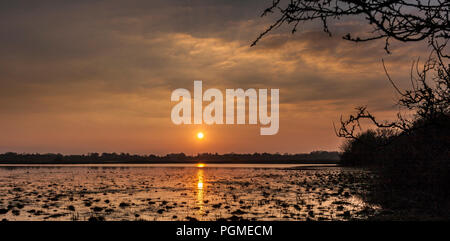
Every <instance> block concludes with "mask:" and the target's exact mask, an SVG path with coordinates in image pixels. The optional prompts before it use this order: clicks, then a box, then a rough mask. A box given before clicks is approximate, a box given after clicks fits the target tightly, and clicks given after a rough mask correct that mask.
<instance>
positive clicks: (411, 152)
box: [341, 116, 450, 219]
mask: <svg viewBox="0 0 450 241" xmlns="http://www.w3.org/2000/svg"><path fill="white" fill-rule="evenodd" d="M417 125H419V124H417ZM449 147H450V118H449V116H445V117H442V119H441V120H439V122H436V123H434V124H432V125H431V124H430V125H427V127H426V128H419V129H417V130H415V131H411V132H408V133H404V134H402V133H395V132H391V131H386V130H383V129H377V130H368V131H366V132H364V133H362V134H360V135H358V138H357V139H351V140H348V141H347V142H346V143H345V144H344V145H343V151H344V152H343V154H342V159H341V161H342V165H344V166H353V167H355V166H356V167H367V168H369V169H371V170H373V171H374V172H375V173H376V174H377V177H378V178H377V179H376V180H374V181H375V185H374V190H372V192H371V193H370V195H369V196H368V197H367V198H368V199H369V201H371V202H375V203H378V204H381V205H382V206H383V207H385V208H388V209H391V210H394V211H396V215H397V216H399V215H401V218H408V217H407V216H408V215H411V216H413V217H412V218H416V219H417V218H418V217H421V216H427V217H441V218H442V217H443V218H445V219H448V218H449V217H450V158H449V157H450V150H449V149H450V148H449ZM411 211H412V212H414V213H411Z"/></svg>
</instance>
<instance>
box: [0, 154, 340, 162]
mask: <svg viewBox="0 0 450 241" xmlns="http://www.w3.org/2000/svg"><path fill="white" fill-rule="evenodd" d="M197 162H202V163H266V164H270V163H274V164H275V163H277V164H280V163H286V164H288V163H292V164H334V163H338V162H339V155H338V152H327V151H313V152H311V153H309V154H308V153H304V154H270V153H254V154H235V153H229V154H217V153H215V154H212V153H201V154H197V155H192V156H188V155H186V154H184V153H175V154H167V155H164V156H157V155H130V154H128V153H121V154H116V153H102V154H99V153H90V154H87V155H62V154H51V153H50V154H18V153H13V152H8V153H4V154H0V164H108V163H109V164H111V163H117V164H119V163H129V164H152V163H197Z"/></svg>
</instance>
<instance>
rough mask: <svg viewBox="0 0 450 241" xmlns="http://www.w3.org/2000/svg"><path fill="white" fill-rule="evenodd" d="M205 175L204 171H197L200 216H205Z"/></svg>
mask: <svg viewBox="0 0 450 241" xmlns="http://www.w3.org/2000/svg"><path fill="white" fill-rule="evenodd" d="M204 195H205V194H204V174H203V169H198V171H197V207H198V208H199V214H203V205H204V202H203V199H204Z"/></svg>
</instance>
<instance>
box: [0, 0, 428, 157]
mask: <svg viewBox="0 0 450 241" xmlns="http://www.w3.org/2000/svg"><path fill="white" fill-rule="evenodd" d="M267 4H270V3H266V2H262V1H256V0H255V1H244V2H242V1H225V0H224V1H181V0H180V1H162V0H161V1H138V0H133V1H127V2H123V1H118V0H117V1H115V0H113V1H100V0H99V1H39V3H37V2H35V1H14V2H10V3H9V2H8V3H7V4H5V3H3V4H2V5H1V7H0V20H1V21H0V43H1V44H0V52H1V53H2V55H1V56H0V66H1V67H0V86H1V88H0V109H1V111H0V117H1V119H0V125H1V126H8V135H4V137H3V138H1V139H0V145H1V146H4V147H5V148H4V149H0V151H8V150H19V151H41V150H45V151H51V152H54V151H58V150H61V151H66V152H89V151H98V149H103V150H114V148H116V147H117V148H122V147H125V148H124V151H130V152H132V151H134V152H143V153H149V152H162V153H165V152H172V151H183V150H185V151H186V152H189V151H193V150H196V151H198V150H199V149H196V148H197V147H195V146H194V144H192V143H184V144H185V145H177V147H176V148H175V147H174V145H173V143H179V142H183V141H182V140H183V138H186V135H188V133H190V131H191V129H192V128H196V127H177V128H175V129H174V127H173V125H172V124H171V121H170V108H171V105H172V103H170V92H171V91H172V90H174V89H176V88H188V89H192V87H193V80H203V81H204V82H203V83H204V88H213V87H214V88H219V89H225V88H279V89H280V102H281V111H282V112H281V113H280V115H281V118H282V120H281V123H280V134H279V136H277V137H272V138H265V139H261V137H260V136H258V134H257V131H255V132H252V130H253V127H248V128H250V129H245V128H244V127H238V128H234V127H230V128H229V129H227V128H225V127H215V128H216V129H214V130H211V131H212V132H214V133H217V135H219V134H220V135H221V138H223V140H228V141H221V142H220V145H219V144H217V143H216V144H211V145H209V146H205V149H203V150H205V151H212V152H216V151H219V152H220V151H222V152H229V151H236V150H238V149H239V150H241V149H240V148H244V149H245V150H248V152H253V151H263V150H272V151H282V152H284V151H287V152H301V151H308V150H311V149H317V148H316V147H320V146H323V147H324V149H327V148H328V149H330V148H331V149H335V148H336V147H337V143H338V140H337V139H336V138H334V137H333V135H334V134H333V132H332V129H331V126H330V123H331V121H332V120H333V119H338V117H339V115H340V114H341V113H343V112H344V113H345V112H349V111H351V110H352V108H353V107H354V106H356V105H360V104H367V105H369V108H373V109H374V110H376V111H379V112H382V113H385V112H389V113H391V112H392V111H393V110H394V108H393V105H392V103H393V98H394V95H393V92H392V88H391V87H390V86H389V83H388V82H387V80H386V77H385V73H384V70H383V67H382V65H381V58H384V59H385V60H386V63H387V67H388V69H391V70H395V71H394V72H393V73H392V76H394V77H395V78H396V79H398V80H400V85H401V86H405V84H404V83H407V81H406V80H407V77H408V73H409V69H408V68H409V63H410V61H411V59H412V58H414V57H416V56H420V55H422V54H423V53H424V52H425V51H426V49H424V47H423V46H421V45H419V44H416V45H408V46H404V45H401V44H397V43H394V44H393V46H392V47H393V53H394V54H392V55H387V54H386V53H385V52H384V50H383V47H384V45H383V44H384V43H383V42H369V43H364V44H355V43H351V42H347V41H344V40H342V39H341V38H340V36H342V35H343V34H344V33H346V32H347V31H359V32H363V31H365V29H364V28H363V27H361V21H360V20H358V19H356V20H355V19H350V20H346V21H343V22H339V23H335V24H333V25H332V26H331V27H332V28H333V30H334V32H333V33H334V35H333V37H328V36H327V35H326V34H325V33H323V32H321V31H320V29H319V28H320V26H319V25H317V24H314V23H312V24H308V25H306V26H303V27H302V29H301V31H299V32H298V33H297V34H295V35H291V34H290V33H289V32H287V31H285V30H286V28H284V29H283V28H282V29H279V30H277V31H275V32H274V33H273V34H270V35H268V36H266V37H265V38H263V39H262V40H261V41H260V42H259V43H258V45H256V46H255V47H250V46H249V45H250V43H251V42H252V41H253V40H254V39H255V38H256V36H258V34H259V33H260V32H262V31H263V30H264V29H265V28H266V27H267V26H268V24H270V22H271V21H272V20H273V19H274V17H275V16H269V17H268V18H260V17H259V15H260V13H261V12H262V10H264V8H265V7H267ZM318 27H319V28H318ZM380 96H383V98H380ZM385 96H393V98H385ZM317 118H319V119H317ZM27 123H34V124H27ZM202 128H206V127H202ZM208 128H214V127H208ZM244 129H245V131H243V130H244ZM24 130H26V131H24ZM174 130H177V132H174ZM255 130H256V129H255ZM46 133H47V134H46ZM48 133H51V135H48ZM77 133H83V135H78V134H77ZM168 133H170V135H169V134H168ZM301 133H305V134H302V135H305V136H304V137H303V138H305V139H307V140H310V141H301V143H302V146H299V145H297V144H294V143H295V140H297V139H298V138H299V137H298V135H299V134H301ZM232 135H239V136H241V137H242V138H241V139H242V140H236V139H233V138H232ZM6 136H7V137H6ZM61 140H64V142H67V144H64V145H63V144H61ZM70 140H74V141H73V143H70ZM249 140H251V141H249ZM280 140H292V141H290V142H289V143H286V146H282V147H280V146H279V145H276V143H279V142H280ZM281 142H283V143H285V141H281ZM83 143H89V145H86V144H83ZM105 143H109V144H108V145H106V144H105ZM124 143H126V145H125V144H124ZM178 146H179V147H178ZM333 146H335V147H334V148H333ZM183 148H184V149H183Z"/></svg>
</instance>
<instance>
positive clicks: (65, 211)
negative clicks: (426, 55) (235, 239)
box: [0, 164, 380, 221]
mask: <svg viewBox="0 0 450 241" xmlns="http://www.w3.org/2000/svg"><path fill="white" fill-rule="evenodd" d="M372 176H373V175H372V174H371V173H370V172H368V171H365V170H362V169H349V168H342V167H337V166H335V165H309V164H308V165H298V164H297V165H295V164H281V165H280V164H256V165H255V164H206V165H204V166H202V165H200V166H199V165H197V164H143V165H130V164H109V165H2V166H0V219H6V220H81V221H82V220H149V221H154V220H157V221H159V220H354V219H367V218H369V217H370V216H371V215H374V214H375V213H377V212H378V211H379V210H380V208H379V207H377V206H373V205H371V204H369V203H367V202H365V201H364V200H363V198H362V197H364V195H365V194H366V193H367V191H368V189H369V186H370V185H369V181H368V180H370V178H372Z"/></svg>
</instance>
